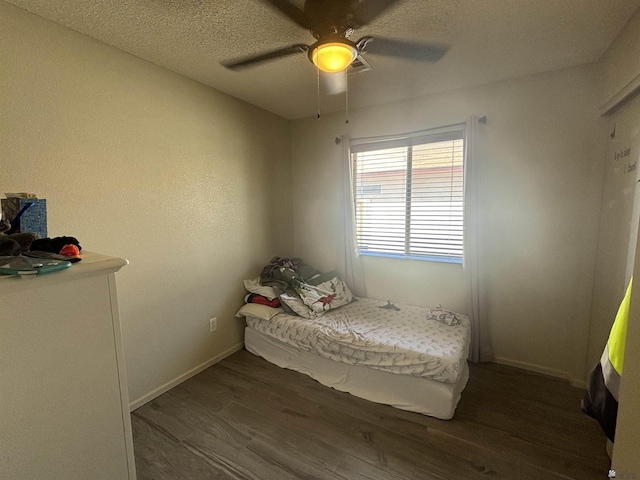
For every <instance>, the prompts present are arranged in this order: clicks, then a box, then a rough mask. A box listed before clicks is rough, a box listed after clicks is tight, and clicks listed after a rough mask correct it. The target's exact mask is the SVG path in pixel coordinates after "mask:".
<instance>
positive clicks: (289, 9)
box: [262, 0, 311, 29]
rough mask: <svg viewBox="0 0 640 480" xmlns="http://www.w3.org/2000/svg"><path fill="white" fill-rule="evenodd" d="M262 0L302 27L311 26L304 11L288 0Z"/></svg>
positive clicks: (307, 27)
mask: <svg viewBox="0 0 640 480" xmlns="http://www.w3.org/2000/svg"><path fill="white" fill-rule="evenodd" d="M262 1H263V2H264V3H266V4H268V5H270V6H271V7H273V8H275V9H276V10H278V11H279V12H280V13H282V14H284V15H285V16H286V17H287V18H289V19H290V20H293V21H294V22H295V23H297V24H298V25H300V26H301V27H302V28H306V29H309V28H311V22H309V19H308V18H307V15H306V14H305V13H304V11H302V10H300V9H299V8H298V7H296V6H295V5H293V4H292V3H291V2H289V1H288V0H262Z"/></svg>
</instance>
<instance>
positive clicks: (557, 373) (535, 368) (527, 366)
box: [493, 357, 587, 388]
mask: <svg viewBox="0 0 640 480" xmlns="http://www.w3.org/2000/svg"><path fill="white" fill-rule="evenodd" d="M493 361H494V362H496V363H500V364H501V365H508V366H510V367H516V368H521V369H522V370H528V371H530V372H535V373H542V374H543V375H549V376H550V377H556V378H561V379H563V380H567V381H568V382H569V383H571V385H573V386H574V387H577V388H585V387H586V385H587V384H586V382H585V381H584V379H577V378H573V377H572V376H571V375H569V374H568V373H567V372H564V371H562V370H556V369H555V368H548V367H541V366H540V365H534V364H532V363H526V362H520V361H518V360H510V359H508V358H502V357H495V358H494V359H493Z"/></svg>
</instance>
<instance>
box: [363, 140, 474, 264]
mask: <svg viewBox="0 0 640 480" xmlns="http://www.w3.org/2000/svg"><path fill="white" fill-rule="evenodd" d="M463 149H464V144H463V132H462V130H456V131H448V132H444V133H442V132H439V133H432V134H424V133H423V134H420V135H410V136H406V137H402V138H393V139H383V140H367V141H362V142H354V143H352V145H351V161H352V167H353V192H354V202H355V204H354V207H355V219H356V240H357V243H358V249H359V251H360V253H361V254H363V255H384V256H393V257H400V258H419V259H424V260H432V261H441V262H455V263H461V262H462V234H463V199H464V195H463V194H464V191H463V180H464V171H463V166H464V160H463Z"/></svg>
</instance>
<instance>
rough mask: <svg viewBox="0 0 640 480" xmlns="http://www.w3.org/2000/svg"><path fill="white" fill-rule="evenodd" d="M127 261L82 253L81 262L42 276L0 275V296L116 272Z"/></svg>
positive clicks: (93, 253)
mask: <svg viewBox="0 0 640 480" xmlns="http://www.w3.org/2000/svg"><path fill="white" fill-rule="evenodd" d="M128 264H129V261H128V260H125V259H124V258H118V257H109V256H106V255H100V254H99V253H95V252H86V251H84V250H83V251H82V261H80V262H77V263H73V264H72V265H71V267H70V268H67V269H65V270H59V271H57V272H51V273H46V274H42V275H23V276H14V275H0V295H3V294H6V293H11V292H15V291H17V290H23V289H27V288H39V287H44V286H46V285H51V284H53V283H59V282H66V281H70V280H77V279H78V278H83V277H91V276H95V275H106V274H108V273H113V272H117V271H118V270H120V269H121V268H122V267H124V266H125V265H128Z"/></svg>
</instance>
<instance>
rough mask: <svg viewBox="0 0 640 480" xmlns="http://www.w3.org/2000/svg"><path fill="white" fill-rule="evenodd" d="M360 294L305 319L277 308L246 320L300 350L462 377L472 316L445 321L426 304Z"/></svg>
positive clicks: (440, 377) (452, 379) (428, 375)
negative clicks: (393, 302)
mask: <svg viewBox="0 0 640 480" xmlns="http://www.w3.org/2000/svg"><path fill="white" fill-rule="evenodd" d="M385 305H386V302H383V301H380V300H374V299H370V298H361V299H359V300H358V301H357V302H353V303H350V304H349V305H345V306H342V307H340V308H337V309H335V310H330V311H328V312H327V313H325V314H324V315H322V316H321V317H317V318H314V319H306V318H303V317H300V316H295V315H288V314H285V313H281V314H278V315H276V316H274V317H273V318H271V319H270V320H262V319H258V318H255V317H247V326H248V327H250V328H251V329H253V330H255V331H257V332H260V333H261V334H263V335H265V336H267V337H270V338H273V339H275V340H278V341H279V342H281V343H284V344H287V345H289V346H291V347H294V348H296V349H298V350H301V351H305V352H310V353H313V354H315V355H318V356H320V357H323V358H326V359H329V360H332V361H336V362H340V363H344V364H348V365H354V366H363V367H367V368H370V369H373V370H380V371H384V372H388V373H393V374H400V375H409V376H416V377H422V378H425V379H429V380H435V381H437V382H443V383H451V384H454V383H458V382H459V380H460V378H461V377H462V376H463V374H464V369H465V367H466V365H467V364H466V359H467V354H468V349H469V338H470V325H469V319H468V318H466V317H464V316H462V319H461V322H460V324H459V325H453V326H449V325H445V324H443V323H440V322H439V321H437V320H431V319H428V315H427V309H426V308H423V307H416V306H412V305H404V304H397V306H396V308H397V310H396V309H389V308H381V307H383V306H385Z"/></svg>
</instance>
